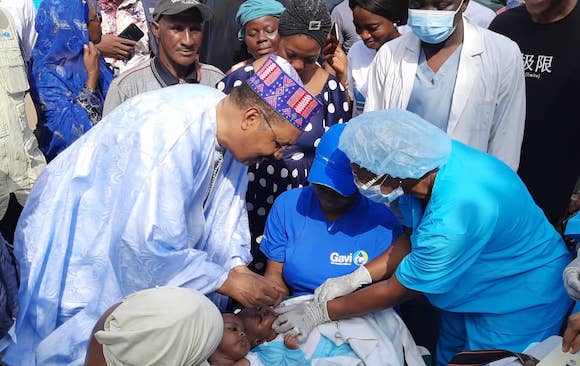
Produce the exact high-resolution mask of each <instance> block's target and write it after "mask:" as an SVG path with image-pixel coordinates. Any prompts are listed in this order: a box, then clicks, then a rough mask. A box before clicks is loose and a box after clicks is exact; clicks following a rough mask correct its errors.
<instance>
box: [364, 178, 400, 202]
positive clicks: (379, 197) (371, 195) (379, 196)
mask: <svg viewBox="0 0 580 366" xmlns="http://www.w3.org/2000/svg"><path fill="white" fill-rule="evenodd" d="M385 178H386V177H385ZM354 184H355V185H356V186H357V188H358V191H359V192H360V194H362V195H363V196H365V197H366V198H368V199H370V200H372V201H375V202H379V203H384V204H387V205H388V204H390V203H392V202H394V201H395V200H397V198H399V197H401V196H402V195H404V194H405V192H404V191H403V187H401V185H399V187H398V188H396V189H393V190H392V191H391V192H390V193H388V194H384V193H383V192H381V184H382V182H381V184H377V185H374V186H371V187H368V188H366V189H365V187H363V185H362V184H361V183H359V182H358V181H357V180H356V179H355V180H354Z"/></svg>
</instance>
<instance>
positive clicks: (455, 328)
mask: <svg viewBox="0 0 580 366" xmlns="http://www.w3.org/2000/svg"><path fill="white" fill-rule="evenodd" d="M411 244H412V250H411V253H410V254H409V255H407V256H406V257H405V258H404V259H403V260H402V262H401V263H400V265H399V267H398V269H397V271H396V275H397V279H398V280H399V281H400V282H401V284H403V285H404V286H405V287H407V288H410V289H413V290H416V291H421V292H424V293H425V294H426V296H427V297H428V298H429V300H430V301H431V303H432V304H433V305H435V306H437V307H439V308H440V309H442V311H443V312H442V328H441V332H440V336H439V345H438V353H437V358H438V360H437V364H438V365H446V364H447V361H449V359H450V357H451V356H453V354H454V353H457V352H460V351H462V350H466V349H489V348H506V349H510V350H512V351H523V350H524V348H525V347H526V346H527V345H528V344H529V343H531V342H534V341H541V340H543V339H544V338H547V336H549V335H553V334H557V332H558V330H559V328H560V325H561V323H562V320H563V318H564V316H565V314H566V311H567V309H568V308H569V306H570V303H571V302H570V299H568V297H567V295H566V292H565V290H564V286H563V284H562V271H563V270H564V267H565V266H566V264H567V263H569V262H570V259H571V258H570V254H569V253H568V251H567V250H566V247H565V245H564V242H563V240H562V238H561V237H560V235H559V234H558V233H557V232H556V231H555V230H554V228H553V227H552V225H550V223H549V222H548V220H547V219H546V217H545V216H544V213H543V212H542V210H541V209H540V208H539V207H538V206H537V205H536V204H535V203H534V201H533V199H532V197H531V196H530V194H529V193H528V191H527V189H526V187H525V185H524V184H523V183H522V181H521V180H520V179H519V178H518V176H517V175H516V174H515V173H514V172H513V171H512V170H511V169H510V168H509V167H508V166H507V165H505V164H503V163H502V162H500V161H499V160H497V159H496V158H494V157H492V156H491V155H488V154H485V153H482V152H479V151H477V150H475V149H473V148H470V147H468V146H466V145H463V144H461V143H459V142H457V141H453V143H452V152H451V155H450V157H449V160H448V161H447V162H446V163H445V164H444V165H443V166H442V167H440V169H439V172H438V174H437V177H436V178H435V184H434V187H433V191H432V195H431V199H430V200H429V202H428V204H427V207H426V208H425V212H424V214H423V216H422V218H421V220H420V222H419V223H418V226H417V227H416V228H415V229H414V231H413V235H412V237H411Z"/></svg>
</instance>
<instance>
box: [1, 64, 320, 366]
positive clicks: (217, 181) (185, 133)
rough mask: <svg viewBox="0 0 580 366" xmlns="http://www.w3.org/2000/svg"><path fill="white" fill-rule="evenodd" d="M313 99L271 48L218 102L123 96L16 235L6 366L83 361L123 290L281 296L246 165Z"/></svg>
mask: <svg viewBox="0 0 580 366" xmlns="http://www.w3.org/2000/svg"><path fill="white" fill-rule="evenodd" d="M320 107H321V106H320V103H319V102H318V101H317V99H316V98H315V97H314V96H313V95H312V94H310V93H309V92H308V91H307V90H306V89H305V88H304V87H303V85H302V83H301V81H300V78H299V77H298V74H297V73H296V71H295V70H294V69H293V68H292V67H291V66H290V64H288V62H287V61H285V60H283V59H281V58H279V57H275V56H271V57H270V58H269V59H268V60H266V62H265V63H264V65H263V66H262V67H261V68H260V69H259V70H258V72H256V74H255V75H254V76H253V77H251V78H250V79H248V80H247V82H245V83H243V84H242V85H241V86H240V87H238V88H236V90H235V91H233V92H232V93H231V94H230V95H228V96H225V95H224V94H223V93H221V92H219V91H218V90H216V89H213V88H209V87H206V86H200V85H179V86H172V87H168V88H163V89H160V90H155V91H151V92H147V93H143V94H141V95H138V96H136V97H134V98H131V99H130V100H128V101H127V102H126V103H123V105H122V106H120V107H119V108H117V109H115V110H114V111H112V112H111V113H110V115H108V116H107V117H105V118H104V119H103V120H102V121H101V122H100V123H99V124H98V125H96V126H95V127H94V128H93V129H91V131H89V132H88V133H87V134H85V135H83V137H82V138H81V139H79V140H78V141H76V142H75V143H74V144H73V145H71V146H70V147H69V148H67V149H66V150H65V151H64V152H63V153H61V154H60V155H59V156H58V157H57V158H56V159H54V160H53V161H52V162H51V164H49V166H47V168H46V169H45V170H44V172H43V173H42V174H41V176H40V177H39V178H38V181H37V182H38V183H37V185H36V186H35V189H33V191H32V193H31V194H30V196H29V198H28V201H27V204H26V206H25V208H24V211H23V213H22V216H21V218H20V221H19V226H18V228H17V230H16V235H15V236H16V239H15V246H16V247H17V249H16V250H15V256H16V257H17V260H18V261H19V263H20V265H21V278H22V281H21V289H20V294H19V300H20V314H19V315H18V318H17V319H16V325H15V335H16V339H15V340H16V344H14V345H12V346H10V347H9V348H8V350H7V352H6V353H5V354H4V359H3V361H5V362H6V363H8V364H10V365H15V366H18V365H22V366H32V365H79V364H82V360H84V357H85V350H86V348H87V340H88V339H89V336H90V334H91V329H92V328H93V325H94V324H95V322H96V320H97V319H98V318H99V316H100V315H101V314H102V313H103V312H104V311H105V310H106V309H107V308H109V307H110V306H111V305H113V304H115V303H117V302H118V301H119V300H121V299H122V298H123V297H125V296H127V295H128V294H130V293H133V292H135V291H139V290H142V289H146V288H152V287H156V286H165V285H167V286H179V287H187V288H193V289H195V290H197V291H199V292H202V293H204V294H207V295H208V297H209V298H210V299H211V300H212V301H213V302H214V303H215V304H216V305H218V306H219V307H221V308H222V309H223V308H224V307H225V304H226V301H227V297H232V298H234V299H235V300H237V301H239V302H240V303H242V304H243V305H244V306H246V307H256V306H267V305H274V304H277V303H278V302H279V301H280V300H281V294H282V292H283V289H281V288H280V286H279V285H276V284H275V283H274V282H271V281H270V280H267V279H265V278H263V277H261V276H259V275H256V274H254V273H252V272H251V271H250V270H249V269H247V267H246V265H247V264H248V263H249V262H250V260H251V255H250V232H249V229H248V221H247V212H246V209H245V202H244V197H245V194H246V186H247V167H246V166H247V165H248V164H251V163H255V162H257V161H260V160H261V159H263V158H265V157H267V156H272V155H273V156H276V157H281V156H282V151H283V150H284V148H285V147H286V146H289V145H292V144H293V143H294V142H295V141H296V140H297V138H298V136H299V135H300V133H301V131H302V130H303V129H304V128H305V127H306V126H307V125H308V124H309V123H310V121H311V119H312V117H313V116H315V115H316V114H317V113H318V111H319V109H320Z"/></svg>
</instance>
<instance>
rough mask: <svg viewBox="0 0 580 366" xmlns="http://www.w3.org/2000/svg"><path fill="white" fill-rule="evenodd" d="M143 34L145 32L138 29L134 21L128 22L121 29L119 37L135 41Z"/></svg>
mask: <svg viewBox="0 0 580 366" xmlns="http://www.w3.org/2000/svg"><path fill="white" fill-rule="evenodd" d="M144 35H145V34H144V33H143V31H142V30H141V29H139V27H137V26H136V25H135V23H131V24H129V25H128V26H127V28H125V29H123V31H122V32H121V33H119V37H121V38H125V39H130V40H132V41H135V42H137V41H139V40H140V39H141V38H143V36H144Z"/></svg>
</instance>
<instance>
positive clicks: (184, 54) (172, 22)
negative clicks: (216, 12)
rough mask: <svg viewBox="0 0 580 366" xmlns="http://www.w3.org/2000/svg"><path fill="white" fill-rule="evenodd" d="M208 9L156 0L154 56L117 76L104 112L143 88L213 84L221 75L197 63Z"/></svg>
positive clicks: (179, 0) (189, 0)
mask: <svg viewBox="0 0 580 366" xmlns="http://www.w3.org/2000/svg"><path fill="white" fill-rule="evenodd" d="M211 18H212V13H211V10H210V8H209V7H208V6H207V5H205V4H202V3H200V2H199V1H197V0H158V1H157V4H156V5H155V10H154V11H153V22H152V23H151V27H152V33H153V36H154V37H155V39H156V41H157V55H155V57H153V58H152V59H150V60H146V61H144V62H142V63H140V64H139V65H137V66H135V67H134V68H132V69H130V70H127V71H126V72H124V73H122V74H121V75H119V76H118V77H117V78H116V79H115V80H113V82H112V83H111V86H110V87H109V91H108V92H107V98H106V99H105V105H104V107H103V115H107V114H109V112H111V111H112V110H113V109H114V108H116V107H117V106H118V105H119V104H121V103H123V102H124V101H125V100H127V99H129V98H131V97H134V96H135V95H138V94H141V93H144V92H146V91H150V90H155V89H160V88H164V87H167V86H171V85H176V84H202V85H207V86H211V87H213V86H214V85H215V84H216V83H217V82H218V81H220V80H221V79H222V78H223V77H224V74H223V73H222V72H221V71H220V70H219V69H218V68H216V67H214V66H212V65H206V64H203V63H201V62H199V51H200V49H201V43H202V38H203V26H204V22H206V21H208V20H210V19H211Z"/></svg>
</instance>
